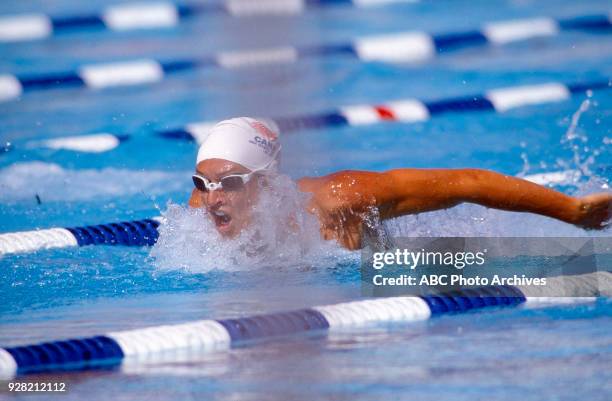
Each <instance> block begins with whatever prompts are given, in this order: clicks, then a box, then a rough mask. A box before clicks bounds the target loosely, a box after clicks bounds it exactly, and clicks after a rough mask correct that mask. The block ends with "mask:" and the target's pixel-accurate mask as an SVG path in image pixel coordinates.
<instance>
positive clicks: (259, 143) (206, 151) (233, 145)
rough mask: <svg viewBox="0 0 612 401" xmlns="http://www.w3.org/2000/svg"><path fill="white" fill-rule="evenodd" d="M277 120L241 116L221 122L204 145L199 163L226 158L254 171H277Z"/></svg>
mask: <svg viewBox="0 0 612 401" xmlns="http://www.w3.org/2000/svg"><path fill="white" fill-rule="evenodd" d="M279 133H280V132H279V129H278V126H277V125H276V123H274V121H272V120H268V119H260V118H259V119H255V118H251V117H238V118H232V119H230V120H224V121H221V122H219V123H217V124H216V125H215V126H214V127H213V128H212V129H211V130H210V132H209V133H208V136H207V137H206V138H205V139H204V141H203V142H202V145H200V150H198V157H197V160H196V164H197V163H199V162H201V161H202V160H208V159H224V160H229V161H231V162H234V163H238V164H241V165H243V166H244V167H246V168H248V169H249V170H251V171H255V170H267V171H273V170H275V169H276V167H277V164H278V156H279V153H280V147H281V146H280V142H279V141H278V136H279Z"/></svg>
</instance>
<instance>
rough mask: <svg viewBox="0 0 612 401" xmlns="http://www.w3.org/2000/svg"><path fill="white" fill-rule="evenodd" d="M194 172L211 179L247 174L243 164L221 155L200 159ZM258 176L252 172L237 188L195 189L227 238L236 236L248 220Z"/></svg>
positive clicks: (255, 193) (217, 227)
mask: <svg viewBox="0 0 612 401" xmlns="http://www.w3.org/2000/svg"><path fill="white" fill-rule="evenodd" d="M196 172H197V174H199V175H201V176H203V177H205V178H207V179H208V180H209V181H212V182H219V181H220V180H221V179H222V178H224V177H227V176H228V175H232V174H246V173H249V172H250V171H249V170H248V169H247V168H245V167H244V166H242V165H240V164H238V163H233V162H230V161H227V160H222V159H208V160H203V161H201V162H200V163H198V165H197V166H196ZM257 181H258V177H257V176H253V177H251V179H250V180H249V182H247V183H245V184H244V187H242V188H241V189H238V190H225V189H223V188H222V189H218V190H216V191H206V192H203V191H199V190H198V191H197V192H198V193H199V195H200V197H201V200H202V204H203V205H204V207H205V208H206V210H207V211H208V214H209V215H210V218H211V220H212V222H213V223H214V225H215V227H216V229H217V231H218V232H219V233H220V234H221V235H223V236H225V237H228V238H232V237H235V236H236V235H238V234H239V233H240V231H241V230H243V229H244V228H246V227H247V226H248V225H249V224H250V222H251V212H252V207H253V204H254V203H255V202H256V201H257V194H258V191H259V189H258V184H257Z"/></svg>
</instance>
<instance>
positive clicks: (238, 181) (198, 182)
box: [191, 171, 256, 192]
mask: <svg viewBox="0 0 612 401" xmlns="http://www.w3.org/2000/svg"><path fill="white" fill-rule="evenodd" d="M255 174H256V171H251V172H250V173H246V174H231V175H228V176H225V177H223V178H221V179H220V180H219V182H212V181H210V180H209V179H208V178H206V177H202V176H201V175H199V174H194V175H192V176H191V179H192V180H193V185H195V187H196V188H197V189H198V190H200V191H202V192H208V191H216V190H219V189H223V190H225V191H240V190H242V189H243V188H244V186H245V184H246V183H247V182H249V181H250V180H251V178H252V177H253V175H255Z"/></svg>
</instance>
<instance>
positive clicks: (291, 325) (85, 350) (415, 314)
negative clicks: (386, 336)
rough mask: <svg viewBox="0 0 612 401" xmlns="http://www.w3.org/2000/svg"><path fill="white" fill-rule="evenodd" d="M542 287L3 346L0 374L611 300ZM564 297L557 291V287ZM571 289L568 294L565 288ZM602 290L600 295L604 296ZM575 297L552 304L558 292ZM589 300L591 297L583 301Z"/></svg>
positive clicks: (555, 283) (611, 281) (601, 285)
mask: <svg viewBox="0 0 612 401" xmlns="http://www.w3.org/2000/svg"><path fill="white" fill-rule="evenodd" d="M548 283H549V284H548V285H547V286H546V287H543V288H542V289H538V290H533V289H532V287H520V286H516V287H515V286H491V287H482V288H474V289H463V290H458V291H453V292H449V293H447V294H440V295H426V296H420V297H393V298H378V299H368V300H362V301H353V302H346V303H340V304H336V305H326V306H316V307H313V308H307V309H300V310H295V311H290V312H281V313H270V314H264V315H256V316H251V317H244V318H237V319H223V320H200V321H195V322H190V323H183V324H177V325H165V326H157V327H149V328H144V329H136V330H128V331H119V332H112V333H107V334H103V335H99V336H94V337H87V338H75V339H67V340H61V341H52V342H46V343H41V344H34V345H23V346H17V347H7V348H0V376H3V377H4V378H11V377H14V376H16V375H24V374H28V373H41V372H64V371H79V370H88V369H95V368H109V367H114V366H120V365H124V366H128V367H129V365H138V364H146V363H148V362H149V363H150V362H156V361H158V360H160V359H162V358H163V359H165V360H169V359H171V358H169V357H168V354H170V355H172V353H176V354H177V355H178V354H184V353H186V352H187V353H189V352H193V353H195V352H207V351H213V350H214V351H220V350H227V349H230V348H231V347H232V346H236V345H240V344H241V343H244V342H246V341H253V340H266V339H270V338H274V337H278V336H289V335H295V334H298V333H305V332H316V331H318V332H323V331H333V330H337V329H340V330H342V329H347V328H358V327H360V326H366V325H372V324H384V323H396V322H416V321H422V320H427V319H430V318H432V317H435V316H439V315H446V314H456V313H465V312H470V311H473V310H478V309H486V308H491V307H498V308H499V307H513V306H517V305H520V304H525V303H527V304H533V305H534V306H542V305H543V304H545V305H550V304H551V303H576V302H592V301H594V300H595V299H596V298H594V297H596V296H609V295H612V294H611V292H610V289H611V288H612V274H611V273H609V272H596V273H590V274H584V275H581V276H573V277H571V278H568V277H563V278H562V279H561V278H554V277H553V278H548ZM558 287H559V288H561V289H562V291H563V292H559V288H558ZM570 287H572V288H570ZM602 289H603V290H602ZM572 293H577V294H581V295H583V296H582V297H580V298H553V297H554V296H558V295H559V294H568V295H566V297H569V296H571V294H572ZM585 294H587V295H589V296H587V297H585V296H584V295H585Z"/></svg>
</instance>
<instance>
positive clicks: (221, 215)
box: [210, 210, 232, 231]
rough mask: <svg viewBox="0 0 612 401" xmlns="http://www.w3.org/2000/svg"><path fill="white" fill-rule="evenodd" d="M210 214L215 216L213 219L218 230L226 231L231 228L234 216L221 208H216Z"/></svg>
mask: <svg viewBox="0 0 612 401" xmlns="http://www.w3.org/2000/svg"><path fill="white" fill-rule="evenodd" d="M210 214H211V216H212V217H213V221H214V223H215V226H216V227H217V229H218V230H220V231H225V230H227V229H228V228H229V225H230V223H231V221H232V216H230V215H229V214H227V213H225V212H223V211H221V210H215V211H214V212H211V213H210Z"/></svg>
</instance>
